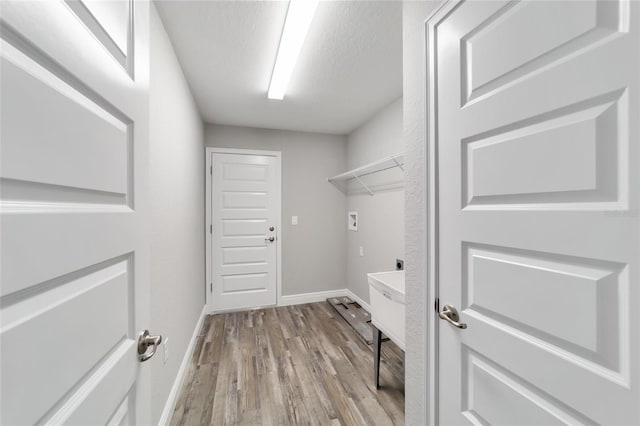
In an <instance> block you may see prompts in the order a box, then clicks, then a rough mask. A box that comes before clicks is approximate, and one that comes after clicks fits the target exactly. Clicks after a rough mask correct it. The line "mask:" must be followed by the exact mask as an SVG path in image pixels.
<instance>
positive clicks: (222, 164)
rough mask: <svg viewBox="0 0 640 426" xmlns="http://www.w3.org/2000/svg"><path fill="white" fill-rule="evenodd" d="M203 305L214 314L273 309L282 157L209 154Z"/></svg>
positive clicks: (217, 151) (260, 153)
mask: <svg viewBox="0 0 640 426" xmlns="http://www.w3.org/2000/svg"><path fill="white" fill-rule="evenodd" d="M207 155H208V159H209V165H210V167H209V179H208V181H209V182H208V184H209V185H208V190H207V195H208V196H209V197H208V200H207V208H208V212H207V218H208V221H209V222H210V223H209V232H210V234H209V241H210V250H209V254H208V256H207V257H208V259H209V260H208V263H209V265H208V274H207V275H208V282H209V284H208V286H207V299H208V302H207V303H208V306H209V310H210V311H212V312H219V311H227V310H236V309H246V308H255V307H260V306H271V305H275V304H276V303H277V301H278V294H279V276H278V271H279V257H280V253H279V248H280V247H279V246H280V244H279V242H280V179H281V178H280V153H279V152H270V151H267V152H265V151H244V150H224V149H215V150H214V149H207Z"/></svg>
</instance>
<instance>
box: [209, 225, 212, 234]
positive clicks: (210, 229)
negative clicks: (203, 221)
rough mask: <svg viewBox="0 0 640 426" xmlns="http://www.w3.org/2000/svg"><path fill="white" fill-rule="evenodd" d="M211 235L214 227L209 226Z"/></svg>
mask: <svg viewBox="0 0 640 426" xmlns="http://www.w3.org/2000/svg"><path fill="white" fill-rule="evenodd" d="M209 233H210V234H213V225H209Z"/></svg>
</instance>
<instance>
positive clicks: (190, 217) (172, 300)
mask: <svg viewBox="0 0 640 426" xmlns="http://www.w3.org/2000/svg"><path fill="white" fill-rule="evenodd" d="M151 9H152V12H151V81H150V120H151V123H150V125H151V129H150V130H151V135H150V138H151V144H150V185H151V212H152V213H151V229H152V239H151V327H150V330H151V331H152V332H153V333H160V334H162V335H163V336H164V338H165V339H166V338H168V339H169V342H168V344H169V360H168V362H167V364H166V365H165V364H164V363H163V356H162V352H163V351H162V349H163V348H160V351H159V354H157V355H156V356H155V357H154V358H152V359H151V360H150V361H149V363H150V364H151V365H150V367H151V380H152V383H151V392H152V393H151V410H152V411H151V412H152V421H153V423H154V424H157V423H158V420H159V419H160V415H161V414H162V409H163V408H164V405H165V403H166V401H167V397H168V396H169V392H170V390H171V386H172V385H173V382H174V380H175V378H176V376H177V374H178V369H179V367H180V363H181V361H182V358H183V357H184V355H185V352H186V350H187V346H188V344H189V340H190V338H191V336H192V335H193V331H194V327H195V326H196V323H197V320H198V317H199V315H200V313H201V312H202V308H203V307H204V300H205V299H204V294H205V293H204V291H205V290H204V288H205V287H204V286H205V278H204V236H205V230H204V146H203V125H202V121H201V119H200V115H199V113H198V110H197V108H196V105H195V103H194V101H193V98H192V96H191V93H190V91H189V87H188V85H187V83H186V80H185V78H184V76H183V74H182V70H181V68H180V65H179V64H178V61H177V59H176V57H175V55H174V52H173V49H172V47H171V43H170V41H169V38H168V37H167V34H166V32H165V30H164V27H163V25H162V22H161V20H160V18H159V16H158V14H157V12H156V10H155V5H154V6H152V7H151Z"/></svg>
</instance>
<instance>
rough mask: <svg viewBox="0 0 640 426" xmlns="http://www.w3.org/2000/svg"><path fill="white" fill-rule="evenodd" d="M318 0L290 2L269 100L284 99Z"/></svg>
mask: <svg viewBox="0 0 640 426" xmlns="http://www.w3.org/2000/svg"><path fill="white" fill-rule="evenodd" d="M318 1H319V0H291V1H289V9H287V17H286V19H285V21H284V29H283V30H282V37H281V38H280V46H278V56H277V57H276V65H275V66H274V67H273V74H271V84H269V92H268V94H267V96H268V97H269V99H279V100H282V99H284V92H285V91H286V90H287V85H288V84H289V80H290V79H291V74H293V68H294V67H295V66H296V61H297V60H298V55H299V54H300V49H302V45H303V44H304V39H305V38H306V37H307V32H309V27H310V26H311V21H313V15H314V14H315V12H316V8H317V7H318Z"/></svg>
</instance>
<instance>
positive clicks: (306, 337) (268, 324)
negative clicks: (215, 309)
mask: <svg viewBox="0 0 640 426" xmlns="http://www.w3.org/2000/svg"><path fill="white" fill-rule="evenodd" d="M403 381H404V353H403V352H402V351H401V350H400V349H399V348H398V347H397V346H396V345H395V344H394V343H393V342H391V341H389V342H385V343H383V344H382V362H381V367H380V386H381V388H380V389H378V390H376V389H375V385H374V381H373V352H372V349H371V347H370V346H368V345H366V344H365V343H364V342H363V341H362V340H361V339H360V338H359V337H358V336H357V335H356V333H355V332H354V331H353V330H352V329H351V328H350V327H349V325H348V324H347V323H346V321H344V320H343V319H342V318H340V316H339V315H338V314H337V313H336V312H335V311H334V310H333V308H331V306H329V304H328V303H326V302H320V303H311V304H306V305H296V306H286V307H278V308H270V309H260V310H253V311H246V312H234V313H226V314H217V315H209V316H207V317H206V318H205V320H204V324H203V326H202V331H201V333H200V336H199V337H198V340H197V343H196V346H195V349H194V352H193V354H192V359H191V365H190V367H189V372H188V375H187V377H186V379H185V383H184V385H183V388H182V390H181V394H180V396H179V399H178V403H177V405H176V408H175V411H174V413H173V417H172V420H171V425H209V424H211V425H222V424H224V425H340V424H342V425H391V424H395V425H403V424H404V383H403Z"/></svg>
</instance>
